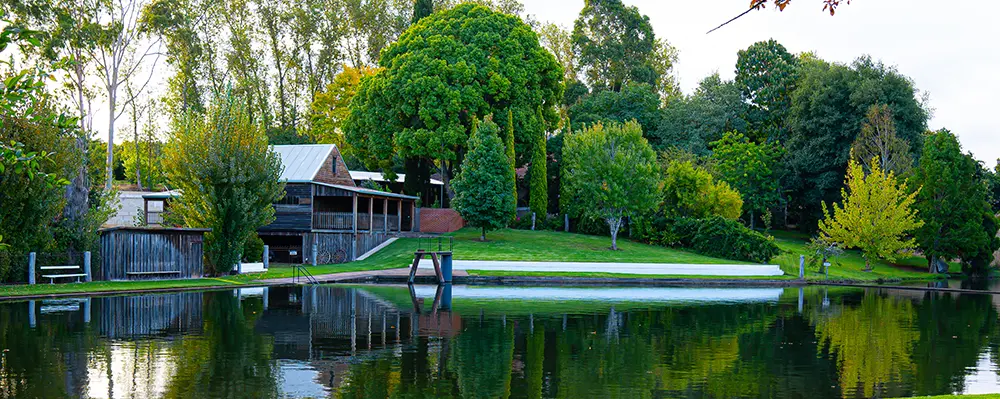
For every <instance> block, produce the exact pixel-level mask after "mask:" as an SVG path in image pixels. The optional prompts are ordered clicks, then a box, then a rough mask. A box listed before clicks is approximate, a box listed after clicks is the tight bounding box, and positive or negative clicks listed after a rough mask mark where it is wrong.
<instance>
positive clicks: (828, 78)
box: [785, 55, 927, 229]
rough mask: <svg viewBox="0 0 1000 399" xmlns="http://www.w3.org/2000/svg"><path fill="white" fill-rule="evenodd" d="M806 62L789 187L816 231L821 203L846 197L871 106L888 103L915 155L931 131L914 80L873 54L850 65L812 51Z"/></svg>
mask: <svg viewBox="0 0 1000 399" xmlns="http://www.w3.org/2000/svg"><path fill="white" fill-rule="evenodd" d="M800 61H801V67H800V79H799V82H798V83H797V85H796V88H795V91H793V92H792V108H791V110H790V112H789V123H788V124H789V128H790V129H789V137H788V141H787V142H786V144H785V149H786V154H787V156H786V158H785V164H786V165H787V168H788V174H787V184H786V185H785V186H786V187H788V189H789V190H790V191H791V194H792V204H790V205H791V206H790V209H795V210H796V211H795V212H796V215H794V216H795V218H796V219H798V222H799V224H800V225H801V226H803V227H805V228H806V229H811V228H812V227H813V226H815V222H816V221H817V220H818V219H819V218H820V217H821V216H822V212H821V210H820V204H821V203H824V202H826V203H829V202H835V201H838V200H839V199H840V196H839V194H840V189H841V187H843V176H844V173H845V171H846V170H847V162H848V159H849V158H850V152H851V144H852V143H853V142H854V141H855V139H856V138H857V136H858V134H859V133H860V132H861V128H862V125H863V123H864V121H865V116H866V113H867V112H868V109H869V108H870V107H871V106H872V105H875V104H886V105H887V106H888V108H889V109H890V110H891V111H892V115H893V120H894V123H895V127H896V136H897V137H899V138H901V139H903V140H906V141H907V142H908V143H910V151H911V153H912V154H917V152H916V151H917V150H918V149H919V148H920V143H921V140H922V139H921V137H922V135H923V133H924V131H926V125H927V111H926V110H925V109H924V108H923V106H922V103H921V102H920V101H919V100H918V98H917V97H918V96H917V94H918V93H917V91H916V89H915V88H914V87H913V82H912V81H911V80H910V79H909V78H907V77H906V76H903V75H901V74H900V73H899V72H897V71H896V70H895V69H894V68H891V67H887V66H885V65H883V64H881V63H876V62H873V61H872V60H871V59H870V58H867V57H862V58H859V59H858V60H857V61H855V62H854V63H853V64H851V65H849V66H848V65H842V64H836V63H829V62H826V61H823V60H819V59H816V58H815V57H812V56H810V55H806V56H804V57H803V58H802V59H801V60H800Z"/></svg>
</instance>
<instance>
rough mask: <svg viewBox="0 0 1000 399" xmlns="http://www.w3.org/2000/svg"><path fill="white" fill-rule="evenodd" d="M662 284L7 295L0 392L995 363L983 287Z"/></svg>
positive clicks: (824, 378)
mask: <svg viewBox="0 0 1000 399" xmlns="http://www.w3.org/2000/svg"><path fill="white" fill-rule="evenodd" d="M500 290H501V291H500V292H503V290H502V289H500ZM636 290H640V289H639V288H637V289H636ZM677 290H681V291H669V289H664V291H641V294H642V296H641V297H642V298H643V300H640V301H629V300H625V299H622V300H618V299H615V300H610V299H606V300H587V299H586V298H587V293H588V292H594V293H595V294H596V292H595V291H586V290H582V291H580V292H579V295H576V296H575V297H574V298H572V299H561V300H545V299H538V298H535V299H517V298H516V296H511V297H505V298H491V297H489V296H468V293H469V292H470V290H466V291H461V292H463V294H461V295H456V296H455V297H454V298H451V299H452V300H451V301H445V300H441V298H438V301H434V300H433V299H434V298H432V297H415V298H411V296H410V290H409V289H408V288H407V287H393V286H361V287H332V286H323V287H288V288H277V287H272V288H268V289H266V290H263V289H260V290H259V291H258V292H256V293H253V294H252V295H248V292H250V290H243V291H233V290H229V291H215V292H205V293H184V294H164V295H145V296H138V297H110V298H94V299H92V300H90V301H91V303H90V304H88V305H86V306H84V304H85V302H84V301H81V300H75V302H74V301H62V302H58V301H48V300H47V301H36V302H35V303H34V305H32V306H29V305H28V304H27V303H25V302H8V303H2V304H0V325H3V330H2V331H3V333H2V334H0V346H2V348H3V350H4V352H3V356H2V363H0V396H2V397H86V396H91V397H107V396H113V397H195V398H200V397H206V398H207V397H212V398H246V397H261V398H271V397H315V396H330V397H338V398H415V397H433V398H447V397H465V398H497V397H511V398H522V397H524V398H550V397H552V398H572V399H579V398H590V397H601V398H606V397H612V398H613V397H622V398H624V397H628V398H644V397H645V398H653V397H657V398H659V397H683V398H689V397H718V398H721V397H725V398H757V397H761V398H764V397H766V398H790V397H813V398H836V397H894V396H909V395H934V394H945V393H952V392H962V391H964V390H966V389H967V388H969V387H967V376H968V375H969V374H971V373H975V372H982V371H984V370H979V367H991V369H990V370H993V369H995V368H996V364H997V362H998V360H1000V359H998V356H1000V338H998V334H997V333H996V332H997V322H998V314H997V311H996V308H997V307H996V306H997V305H996V304H995V302H996V303H1000V301H996V300H994V297H993V296H990V295H968V294H966V295H958V294H939V293H926V292H922V291H894V290H875V289H870V290H867V291H866V290H861V289H853V288H835V287H808V288H806V289H805V290H803V298H802V300H803V307H802V309H801V310H800V309H799V307H798V300H799V290H798V289H787V290H784V291H781V290H778V291H774V292H776V294H775V295H770V294H767V295H753V292H751V291H746V290H743V291H740V294H739V295H735V294H734V295H733V298H734V299H733V300H728V301H727V300H725V296H726V293H727V292H734V293H735V292H737V291H725V290H710V291H697V290H694V291H692V290H691V289H687V290H683V289H677ZM770 290H774V289H770ZM418 291H419V290H418ZM430 292H434V290H431V291H430ZM449 292H450V291H449ZM456 292H459V291H456ZM636 292H637V295H638V293H640V291H636ZM651 293H652V294H651ZM660 293H663V295H664V296H665V298H669V297H670V296H671V295H673V294H675V293H679V295H675V296H676V297H677V298H684V299H683V300H668V299H662V300H657V299H655V296H656V295H659V294H660ZM702 293H704V295H702ZM463 295H465V296H463ZM650 295H652V296H650ZM594 296H598V295H594ZM699 297H704V298H712V299H711V300H705V299H699ZM651 298H653V299H651ZM449 304H450V305H451V308H450V309H445V307H447V306H448V305H449ZM435 307H438V309H434V308H435ZM29 309H34V319H35V326H34V327H32V326H31V323H30V320H32V317H31V315H30V314H29ZM86 309H90V311H89V313H87V310H86ZM87 315H89V317H86V316H87ZM981 359H986V360H984V362H985V363H983V365H982V366H981V365H980V360H981ZM990 370H987V371H990ZM991 372H992V371H991ZM979 388H982V387H979ZM993 388H994V389H995V390H998V391H1000V387H993Z"/></svg>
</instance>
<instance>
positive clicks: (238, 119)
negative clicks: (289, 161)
mask: <svg viewBox="0 0 1000 399" xmlns="http://www.w3.org/2000/svg"><path fill="white" fill-rule="evenodd" d="M242 104H243V103H242V102H240V101H239V100H238V99H237V98H236V97H234V96H233V95H232V94H229V95H227V96H226V97H222V98H218V99H216V100H215V101H214V103H213V104H212V105H211V107H210V108H209V110H208V112H207V115H205V116H204V117H203V116H201V115H195V114H189V115H187V116H186V117H185V121H184V123H183V125H182V126H181V127H180V128H179V129H178V130H177V131H176V132H174V134H173V137H171V139H170V142H169V143H168V145H167V151H166V153H165V160H164V169H165V171H166V174H167V179H168V180H169V182H170V184H171V185H172V186H173V187H176V188H178V189H180V190H181V191H182V193H183V195H182V196H181V197H180V198H178V199H176V200H174V202H173V203H172V204H171V215H172V216H173V217H175V218H177V221H179V222H182V223H183V225H185V226H188V227H200V228H211V229H212V231H211V232H209V233H208V234H206V243H205V252H206V258H207V260H208V262H207V263H208V271H209V272H210V273H217V274H221V273H228V272H229V271H230V270H231V269H232V267H233V265H235V264H236V262H237V261H239V259H240V257H241V252H242V250H243V248H244V245H245V243H246V241H247V239H249V238H250V237H251V236H252V235H254V234H255V232H256V231H257V228H259V227H261V226H264V225H267V224H268V223H270V222H272V221H273V220H274V207H273V206H272V205H271V204H272V203H274V202H276V201H277V200H279V199H280V198H281V197H282V196H283V195H284V184H283V183H281V182H280V181H279V180H278V179H279V176H280V175H281V160H280V159H279V158H278V155H277V154H275V153H274V152H273V151H272V150H271V149H270V147H268V143H267V136H266V135H264V132H263V131H261V129H260V128H259V127H258V126H257V125H255V124H253V123H252V122H251V121H250V117H249V115H247V110H246V108H245V106H243V105H242ZM234 160H239V161H238V162H235V161H234Z"/></svg>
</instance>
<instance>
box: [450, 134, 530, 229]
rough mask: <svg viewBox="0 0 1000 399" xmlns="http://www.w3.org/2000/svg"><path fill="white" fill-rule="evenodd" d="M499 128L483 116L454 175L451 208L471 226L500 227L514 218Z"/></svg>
mask: <svg viewBox="0 0 1000 399" xmlns="http://www.w3.org/2000/svg"><path fill="white" fill-rule="evenodd" d="M499 134H500V128H499V127H497V125H496V124H495V123H493V120H492V117H490V116H487V118H486V119H484V120H483V122H482V123H480V124H478V127H477V128H476V130H475V131H474V132H473V134H472V137H470V138H469V144H468V146H469V153H468V154H467V155H466V156H465V159H464V160H463V161H462V169H461V171H460V172H459V173H458V176H456V177H455V183H454V186H455V199H454V202H453V203H452V205H453V207H454V208H455V210H457V211H458V213H460V214H461V215H462V218H463V219H465V221H466V222H468V223H469V225H471V226H475V227H478V228H480V229H482V240H483V241H485V240H486V232H487V231H488V230H496V229H500V228H503V227H504V226H506V225H507V223H508V222H510V220H511V219H512V218H513V217H514V212H515V204H514V198H513V193H511V191H510V187H511V181H513V180H514V171H513V170H512V169H510V168H509V165H510V163H509V162H508V160H509V158H507V154H506V153H505V151H504V145H503V142H502V141H501V140H500V137H499Z"/></svg>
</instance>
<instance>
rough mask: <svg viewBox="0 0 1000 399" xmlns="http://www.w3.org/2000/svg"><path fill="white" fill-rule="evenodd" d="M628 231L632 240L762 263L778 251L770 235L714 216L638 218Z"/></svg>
mask: <svg viewBox="0 0 1000 399" xmlns="http://www.w3.org/2000/svg"><path fill="white" fill-rule="evenodd" d="M632 232H633V236H634V238H635V239H638V240H640V241H645V242H648V243H651V244H656V245H662V246H668V247H677V248H686V249H690V250H692V251H694V252H697V253H700V254H702V255H708V256H714V257H718V258H726V259H733V260H740V261H748V262H756V263H765V262H768V261H770V260H771V258H773V257H775V256H777V255H778V253H779V252H780V250H779V249H778V246H777V245H776V244H775V243H774V240H773V239H772V238H771V237H768V236H765V235H763V234H761V233H758V232H756V231H753V230H750V229H749V228H747V227H746V226H744V225H743V224H741V223H739V222H737V221H735V220H729V219H726V218H722V217H718V216H713V217H709V218H705V219H695V218H686V217H677V218H665V217H662V216H659V217H655V218H652V219H642V220H637V221H635V223H633V226H632Z"/></svg>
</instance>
